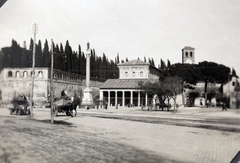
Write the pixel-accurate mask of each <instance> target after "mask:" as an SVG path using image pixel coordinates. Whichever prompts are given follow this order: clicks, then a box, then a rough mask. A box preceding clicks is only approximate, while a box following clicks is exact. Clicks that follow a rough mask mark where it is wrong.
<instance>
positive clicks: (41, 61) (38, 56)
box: [0, 39, 163, 79]
mask: <svg viewBox="0 0 240 163" xmlns="http://www.w3.org/2000/svg"><path fill="white" fill-rule="evenodd" d="M33 46H34V42H33V39H30V45H29V48H28V49H27V47H26V43H24V47H20V45H19V44H18V43H17V41H15V40H12V44H11V46H10V47H4V48H2V49H1V51H0V70H2V69H3V68H28V67H32V60H33V59H32V57H33ZM51 46H52V47H53V51H54V54H53V56H54V59H53V60H54V64H53V68H54V69H57V70H62V71H65V72H71V73H74V74H78V75H86V58H85V54H84V52H83V51H82V49H81V46H80V45H79V46H78V51H74V50H73V49H72V47H71V46H70V44H69V41H68V40H67V41H66V44H65V46H63V44H62V43H60V44H59V45H58V44H54V43H53V45H49V43H48V41H47V40H45V42H44V45H42V43H41V40H39V41H38V43H37V44H36V51H35V67H47V68H50V66H51V65H50V64H51V53H52V52H51V49H52V47H51ZM144 61H145V62H147V59H146V57H144ZM120 62H121V63H124V62H128V58H126V59H125V60H121V61H120V59H119V54H117V56H116V57H115V60H111V59H108V57H107V56H106V55H105V54H104V53H103V54H102V56H98V55H97V54H96V52H95V49H91V57H90V63H91V64H90V70H91V71H90V76H91V77H95V78H101V79H117V78H119V69H118V67H117V64H118V63H120ZM148 62H149V63H150V64H151V65H153V66H155V63H154V60H153V58H148ZM161 63H163V61H162V60H161ZM159 68H161V67H159Z"/></svg>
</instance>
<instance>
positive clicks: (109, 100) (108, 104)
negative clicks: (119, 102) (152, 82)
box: [108, 91, 110, 106]
mask: <svg viewBox="0 0 240 163" xmlns="http://www.w3.org/2000/svg"><path fill="white" fill-rule="evenodd" d="M108 106H110V91H108Z"/></svg>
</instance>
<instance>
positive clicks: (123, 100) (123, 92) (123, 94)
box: [122, 91, 125, 106]
mask: <svg viewBox="0 0 240 163" xmlns="http://www.w3.org/2000/svg"><path fill="white" fill-rule="evenodd" d="M122 106H125V91H122Z"/></svg>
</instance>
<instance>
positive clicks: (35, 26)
mask: <svg viewBox="0 0 240 163" xmlns="http://www.w3.org/2000/svg"><path fill="white" fill-rule="evenodd" d="M36 32H37V24H36V23H35V24H33V33H34V40H33V59H32V87H31V94H30V112H31V117H32V116H33V89H34V76H35V51H36V50H35V49H36Z"/></svg>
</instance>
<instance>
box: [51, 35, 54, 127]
mask: <svg viewBox="0 0 240 163" xmlns="http://www.w3.org/2000/svg"><path fill="white" fill-rule="evenodd" d="M50 94H51V123H52V124H54V108H53V39H52V53H51V78H50Z"/></svg>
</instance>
